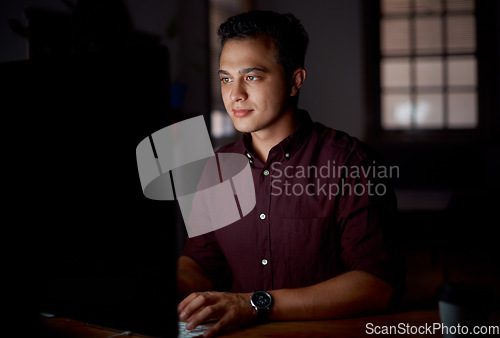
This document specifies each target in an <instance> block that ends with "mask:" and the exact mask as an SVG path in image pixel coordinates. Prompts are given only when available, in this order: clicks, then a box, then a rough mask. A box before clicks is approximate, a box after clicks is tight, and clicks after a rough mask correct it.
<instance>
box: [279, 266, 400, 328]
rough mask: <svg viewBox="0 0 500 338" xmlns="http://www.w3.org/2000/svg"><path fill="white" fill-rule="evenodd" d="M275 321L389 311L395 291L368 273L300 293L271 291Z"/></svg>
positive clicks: (356, 273)
mask: <svg viewBox="0 0 500 338" xmlns="http://www.w3.org/2000/svg"><path fill="white" fill-rule="evenodd" d="M269 293H270V294H271V295H272V296H273V299H274V305H273V307H272V310H271V312H270V315H269V318H270V319H272V320H308V319H332V318H341V317H352V316H360V315H366V314H370V313H377V312H381V311H384V310H386V309H388V308H389V306H390V304H391V301H392V299H393V296H394V289H393V287H392V286H391V285H389V284H388V283H386V282H384V281H382V280H381V279H379V278H377V277H375V276H373V275H371V274H369V273H367V272H364V271H350V272H347V273H345V274H342V275H339V276H337V277H334V278H332V279H329V280H327V281H324V282H321V283H319V284H315V285H312V286H308V287H304V288H297V289H281V290H274V291H269Z"/></svg>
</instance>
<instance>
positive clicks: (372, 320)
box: [42, 310, 500, 338]
mask: <svg viewBox="0 0 500 338" xmlns="http://www.w3.org/2000/svg"><path fill="white" fill-rule="evenodd" d="M499 319H500V316H499V313H494V314H493V315H492V316H491V317H490V325H499V323H500V320H499ZM434 323H440V319H439V312H438V311H437V310H415V311H405V312H400V313H394V314H386V315H378V316H369V317H360V318H349V319H336V320H321V321H294V322H269V323H265V324H261V325H256V326H252V327H248V328H243V329H239V330H235V331H232V332H227V333H225V334H223V335H221V337H308V338H309V337H341V338H349V337H361V336H369V335H368V334H367V333H369V332H368V331H367V325H369V327H370V328H373V329H375V326H377V330H382V328H383V327H385V326H398V325H399V326H400V327H405V328H407V327H410V329H413V330H417V329H418V328H419V327H423V328H421V330H422V334H419V333H415V334H412V333H411V332H407V333H406V334H396V335H395V336H398V337H405V336H408V337H410V336H412V337H415V336H418V337H442V335H441V333H440V332H438V331H436V332H434V333H433V334H432V333H431V334H430V333H429V332H425V331H423V330H424V329H425V327H426V325H427V327H429V326H430V327H432V325H433V324H434ZM495 323H496V324H495ZM370 324H373V326H371V325H370ZM42 325H43V327H44V328H45V329H46V330H47V331H48V332H53V333H54V336H56V337H82V338H83V337H103V338H104V337H109V336H112V335H115V334H117V333H120V332H117V331H111V330H106V329H102V328H97V327H93V326H90V325H86V324H84V323H82V322H79V321H75V320H71V319H65V318H43V319H42ZM406 330H408V329H406ZM369 331H371V329H369ZM371 336H381V337H382V336H387V335H384V334H375V333H374V332H372V334H371ZM392 336H394V335H392ZM119 337H144V336H140V335H123V336H119Z"/></svg>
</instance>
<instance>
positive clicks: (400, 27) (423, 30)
mask: <svg viewBox="0 0 500 338" xmlns="http://www.w3.org/2000/svg"><path fill="white" fill-rule="evenodd" d="M474 10H475V6H474V1H473V0H444V1H443V0H418V1H415V0H383V1H382V6H381V14H382V16H381V20H380V34H381V39H380V42H381V44H380V45H381V46H380V47H381V48H380V50H381V62H380V67H381V71H380V74H381V78H380V80H381V89H382V93H381V96H382V98H381V104H382V107H381V111H382V115H381V123H382V127H383V128H384V129H431V128H436V129H447V128H468V129H472V128H475V127H476V126H477V123H478V116H477V89H476V88H477V82H476V78H477V60H476V55H475V52H476V29H475V28H476V18H475V12H474Z"/></svg>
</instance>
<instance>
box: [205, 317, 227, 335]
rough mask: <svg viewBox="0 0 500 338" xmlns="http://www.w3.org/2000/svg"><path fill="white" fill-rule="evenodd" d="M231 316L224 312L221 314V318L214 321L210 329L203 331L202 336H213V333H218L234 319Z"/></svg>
mask: <svg viewBox="0 0 500 338" xmlns="http://www.w3.org/2000/svg"><path fill="white" fill-rule="evenodd" d="M233 317H234V316H232V315H230V314H229V313H227V312H226V313H225V314H224V316H222V318H221V319H220V320H219V321H218V322H217V323H215V324H214V325H213V326H212V327H211V328H210V329H208V330H206V331H205V332H203V337H213V336H214V335H216V334H217V333H219V332H220V331H221V330H222V329H223V328H225V327H226V326H228V325H229V324H230V323H231V321H232V320H233V319H234V318H233Z"/></svg>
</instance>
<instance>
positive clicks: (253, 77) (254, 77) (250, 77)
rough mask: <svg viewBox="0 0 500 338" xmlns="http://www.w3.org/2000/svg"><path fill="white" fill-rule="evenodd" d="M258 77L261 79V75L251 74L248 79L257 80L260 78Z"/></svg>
mask: <svg viewBox="0 0 500 338" xmlns="http://www.w3.org/2000/svg"><path fill="white" fill-rule="evenodd" d="M258 79H259V77H258V76H253V75H249V76H247V80H248V81H256V80H258Z"/></svg>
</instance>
